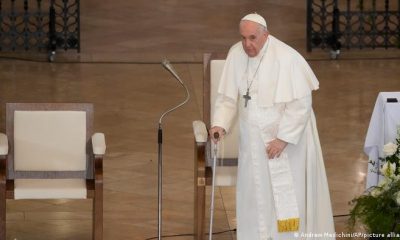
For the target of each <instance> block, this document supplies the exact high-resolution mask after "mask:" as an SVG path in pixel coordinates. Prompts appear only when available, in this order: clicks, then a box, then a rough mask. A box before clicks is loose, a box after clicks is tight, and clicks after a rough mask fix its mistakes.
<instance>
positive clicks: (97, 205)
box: [93, 182, 103, 240]
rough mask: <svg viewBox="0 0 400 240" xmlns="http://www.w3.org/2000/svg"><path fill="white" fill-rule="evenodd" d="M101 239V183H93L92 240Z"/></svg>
mask: <svg viewBox="0 0 400 240" xmlns="http://www.w3.org/2000/svg"><path fill="white" fill-rule="evenodd" d="M102 239H103V183H102V182H96V183H95V193H94V198H93V240H102Z"/></svg>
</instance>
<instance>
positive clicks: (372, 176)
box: [364, 92, 400, 188]
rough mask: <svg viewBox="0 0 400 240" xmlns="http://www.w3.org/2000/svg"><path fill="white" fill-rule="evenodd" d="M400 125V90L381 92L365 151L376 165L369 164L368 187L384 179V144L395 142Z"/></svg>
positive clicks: (372, 117) (369, 129)
mask: <svg viewBox="0 0 400 240" xmlns="http://www.w3.org/2000/svg"><path fill="white" fill-rule="evenodd" d="M388 98H396V99H397V100H398V101H399V102H389V103H388V102H387V99H388ZM398 127H400V92H381V93H379V95H378V98H377V99H376V102H375V107H374V111H373V112H372V116H371V120H370V122H369V127H368V132H367V136H366V138H365V143H364V152H365V154H367V155H368V159H369V160H371V161H373V162H375V165H372V164H371V163H369V164H368V172H367V181H366V188H370V187H372V186H376V185H378V183H379V181H380V180H381V179H383V176H382V175H379V165H380V164H381V162H380V160H379V158H380V157H381V158H383V157H384V154H383V145H385V144H386V143H388V142H393V143H394V142H395V141H396V137H397V128H398Z"/></svg>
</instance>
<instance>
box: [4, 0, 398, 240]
mask: <svg viewBox="0 0 400 240" xmlns="http://www.w3.org/2000/svg"><path fill="white" fill-rule="evenodd" d="M254 10H256V11H257V12H259V13H261V14H263V15H264V16H266V18H267V22H268V24H269V29H270V31H271V33H272V34H273V35H275V36H277V37H278V38H280V39H282V40H284V41H285V42H287V43H288V44H290V45H291V46H293V47H294V48H296V49H297V50H299V51H300V52H301V53H303V54H304V55H305V56H306V58H307V59H308V60H309V63H310V65H311V66H312V68H313V69H314V71H315V73H316V75H317V76H318V78H319V80H320V85H321V89H320V90H319V91H317V92H316V93H315V94H314V99H313V102H314V103H313V105H314V110H315V112H316V116H317V124H318V128H319V133H320V138H321V143H322V148H323V153H324V157H325V164H326V170H327V175H328V181H329V186H330V192H331V199H332V205H333V210H334V214H335V215H342V214H347V213H348V210H349V205H348V202H349V201H350V200H351V199H352V198H353V197H354V196H356V195H358V194H360V193H361V192H362V191H363V190H364V181H365V173H366V171H367V170H366V166H367V158H366V156H365V155H364V154H363V150H362V149H363V141H364V138H365V134H366V131H367V127H368V123H369V118H370V116H371V112H372V109H373V106H374V103H375V99H376V97H377V94H378V92H380V91H399V90H400V81H399V77H398V76H399V75H400V69H399V67H398V66H399V64H400V58H399V57H400V52H399V50H390V51H386V50H376V51H371V50H365V51H360V50H351V51H347V50H345V51H344V52H343V53H342V55H341V59H340V60H337V61H331V60H329V57H328V53H327V52H324V51H314V52H313V53H306V51H305V44H306V43H305V19H306V18H305V16H306V12H305V2H303V1H295V0H289V1H278V0H275V1H273V0H264V1H259V0H255V1H245V0H234V1H229V0H222V1H209V0H205V1H192V0H188V1H178V0H166V1H165V0H156V1H153V2H151V3H150V2H148V1H144V0H134V1H122V0H114V1H100V2H99V1H94V0H86V1H81V14H82V19H81V21H82V23H81V24H82V33H81V34H82V39H81V43H82V53H81V54H76V53H74V52H68V53H62V52H60V53H59V54H58V55H57V59H56V60H57V61H83V62H85V63H65V62H63V63H57V62H56V63H52V64H49V63H46V62H34V61H33V62H32V61H19V60H9V59H2V60H0V109H1V125H0V131H1V132H4V116H5V114H4V110H5V103H6V102H93V103H94V104H95V109H96V110H95V130H96V131H103V132H104V133H105V134H106V140H107V156H106V159H105V161H104V184H105V185H104V187H105V191H104V198H105V202H104V239H105V240H114V239H118V240H119V239H121V240H124V239H134V240H136V239H137V240H144V239H148V238H151V237H155V236H156V235H157V141H156V133H157V123H158V118H159V116H160V113H161V112H163V111H164V110H166V109H167V108H169V107H170V106H172V105H174V104H175V103H177V102H179V101H180V100H182V99H183V97H184V92H183V91H182V89H181V88H180V87H179V85H178V84H177V83H176V81H175V80H173V79H172V77H171V76H170V75H169V73H168V72H166V71H165V70H164V69H163V68H162V66H161V65H160V64H159V62H161V60H162V59H163V57H168V58H169V59H171V60H172V61H173V62H174V61H175V62H178V63H176V64H174V66H175V68H176V70H177V72H178V73H179V74H180V76H181V78H182V79H183V80H184V81H185V82H186V84H187V85H188V87H189V89H190V92H191V94H192V99H191V100H190V102H189V103H188V104H187V105H186V106H185V107H184V108H182V109H180V110H178V111H176V112H174V113H172V114H170V115H169V116H168V117H167V118H165V121H164V124H163V127H164V148H163V151H164V152H163V153H164V155H163V156H164V167H165V168H164V213H163V214H164V215H163V216H164V225H163V229H164V231H163V233H164V234H165V235H174V234H186V233H192V231H193V230H192V223H193V215H192V212H193V210H192V209H193V135H192V129H191V128H192V127H191V122H192V121H193V120H197V119H201V111H202V65H201V62H200V61H201V58H202V53H204V52H210V51H219V52H223V51H227V50H228V49H229V46H230V45H231V44H233V43H234V42H236V41H238V40H239V37H238V34H237V22H238V21H239V19H240V18H241V17H242V16H243V15H244V14H246V13H248V12H250V11H254ZM24 56H25V57H29V58H30V59H39V60H43V59H44V58H45V55H43V54H42V55H41V54H34V53H33V54H30V55H29V54H28V55H26V54H24ZM389 58H390V59H389ZM234 191H235V190H234V188H221V189H218V191H217V200H216V216H215V228H214V230H215V231H224V230H227V229H232V228H235V221H234V217H235V207H234V206H235V201H234ZM7 210H8V214H7V239H10V240H13V239H18V240H24V239H29V240H32V239H33V240H36V239H38V240H39V239H52V240H55V239H57V240H58V239H91V237H90V234H91V214H90V211H91V204H90V201H89V200H87V201H86V200H81V201H11V200H10V201H8V202H7ZM335 224H336V230H337V231H338V232H341V231H346V217H337V218H335ZM170 239H193V238H192V237H190V236H188V237H179V238H178V237H175V238H170ZM214 239H217V240H218V239H220V240H222V239H230V240H231V239H232V240H233V239H235V236H234V233H231V232H228V233H222V234H219V235H216V236H215V237H214Z"/></svg>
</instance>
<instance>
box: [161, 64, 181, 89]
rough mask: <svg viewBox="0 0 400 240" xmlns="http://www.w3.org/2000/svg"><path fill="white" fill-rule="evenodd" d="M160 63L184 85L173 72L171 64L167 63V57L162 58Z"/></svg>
mask: <svg viewBox="0 0 400 240" xmlns="http://www.w3.org/2000/svg"><path fill="white" fill-rule="evenodd" d="M161 64H162V65H163V67H164V68H165V69H167V70H168V71H169V72H170V73H171V74H172V76H174V77H175V78H176V79H177V80H178V81H179V82H180V83H181V84H182V85H184V84H183V82H182V80H181V78H180V77H179V76H178V74H177V73H176V72H175V69H174V68H173V67H172V65H171V64H170V63H169V61H168V60H167V59H164V60H163V61H162V63H161Z"/></svg>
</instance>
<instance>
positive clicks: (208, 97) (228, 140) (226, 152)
mask: <svg viewBox="0 0 400 240" xmlns="http://www.w3.org/2000/svg"><path fill="white" fill-rule="evenodd" d="M225 59H226V54H215V53H213V54H204V58H203V65H204V69H203V70H204V74H203V76H204V86H203V92H204V96H203V99H204V102H203V119H204V121H205V123H206V124H207V128H210V124H211V119H212V117H213V114H214V103H215V100H216V98H217V96H218V85H219V81H220V78H221V74H222V70H223V68H224V64H225ZM238 125H239V124H238V120H237V117H236V118H235V119H234V121H233V123H232V126H231V129H230V131H229V133H228V134H227V135H226V136H225V137H224V140H223V141H222V142H221V143H220V147H219V152H218V158H221V159H226V161H225V160H224V162H225V164H227V165H230V163H229V162H231V161H229V160H230V159H232V160H233V161H232V162H233V164H237V160H236V159H237V157H238V149H239V148H238V145H239V130H238V129H239V127H238Z"/></svg>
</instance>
